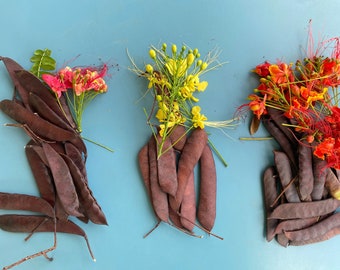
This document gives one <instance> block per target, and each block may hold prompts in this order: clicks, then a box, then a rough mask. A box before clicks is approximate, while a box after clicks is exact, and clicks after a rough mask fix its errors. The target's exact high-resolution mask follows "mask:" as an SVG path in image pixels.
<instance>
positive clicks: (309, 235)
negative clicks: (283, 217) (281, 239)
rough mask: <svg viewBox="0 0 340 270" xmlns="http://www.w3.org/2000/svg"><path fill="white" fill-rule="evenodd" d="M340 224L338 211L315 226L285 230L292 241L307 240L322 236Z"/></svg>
mask: <svg viewBox="0 0 340 270" xmlns="http://www.w3.org/2000/svg"><path fill="white" fill-rule="evenodd" d="M339 226H340V213H336V214H333V215H331V216H329V217H327V218H325V219H323V220H321V221H320V222H318V223H315V224H314V225H313V226H310V227H308V228H305V229H302V230H298V231H290V232H285V235H286V236H287V238H288V239H289V240H292V241H307V240H310V239H313V238H316V237H320V236H321V235H324V234H326V233H327V232H328V231H330V230H331V229H333V228H335V227H339Z"/></svg>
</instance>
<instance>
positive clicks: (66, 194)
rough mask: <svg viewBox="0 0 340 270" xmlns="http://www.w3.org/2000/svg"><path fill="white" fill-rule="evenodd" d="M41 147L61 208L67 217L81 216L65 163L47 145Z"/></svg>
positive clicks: (76, 196)
mask: <svg viewBox="0 0 340 270" xmlns="http://www.w3.org/2000/svg"><path fill="white" fill-rule="evenodd" d="M42 147H43V149H44V152H45V155H46V158H47V161H48V164H49V167H50V170H51V172H52V176H53V180H54V185H55V188H56V191H57V196H58V198H59V199H60V202H61V203H62V206H63V208H64V209H65V211H66V213H68V214H69V215H73V216H76V217H77V216H82V214H81V213H80V212H79V210H78V209H79V200H78V195H77V192H76V189H75V186H74V183H73V179H72V176H71V173H70V170H69V168H68V166H67V164H66V162H65V161H64V159H63V158H62V157H61V156H60V155H59V154H58V153H57V152H56V151H55V150H54V149H53V148H52V147H51V146H50V145H49V144H47V143H43V144H42Z"/></svg>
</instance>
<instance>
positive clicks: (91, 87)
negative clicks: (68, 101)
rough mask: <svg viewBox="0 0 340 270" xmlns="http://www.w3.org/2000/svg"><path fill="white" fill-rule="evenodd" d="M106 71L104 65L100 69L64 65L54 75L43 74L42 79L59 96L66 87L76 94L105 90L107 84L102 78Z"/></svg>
mask: <svg viewBox="0 0 340 270" xmlns="http://www.w3.org/2000/svg"><path fill="white" fill-rule="evenodd" d="M106 73H107V66H106V65H104V66H103V67H102V68H100V69H95V68H90V67H86V68H79V67H77V68H70V67H65V68H63V69H60V70H59V71H58V73H57V74H56V75H51V74H43V75H42V79H43V81H44V82H45V83H47V84H48V86H49V87H50V88H51V89H52V90H53V92H55V93H56V95H57V96H58V98H59V97H60V96H61V94H62V92H66V91H67V90H68V89H73V91H74V92H75V94H76V96H80V95H81V94H82V93H85V92H88V91H96V92H99V93H103V92H106V91H107V85H106V83H105V81H104V79H103V78H104V76H105V75H106Z"/></svg>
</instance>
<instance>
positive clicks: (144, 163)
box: [138, 144, 151, 198]
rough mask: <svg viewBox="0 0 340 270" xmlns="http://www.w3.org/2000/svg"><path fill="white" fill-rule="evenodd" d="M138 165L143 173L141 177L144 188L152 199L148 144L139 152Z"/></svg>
mask: <svg viewBox="0 0 340 270" xmlns="http://www.w3.org/2000/svg"><path fill="white" fill-rule="evenodd" d="M138 165H139V170H140V172H141V176H142V179H143V182H144V186H145V189H146V192H147V194H148V196H149V198H151V190H150V177H149V173H150V168H149V147H148V144H146V145H144V146H143V147H142V148H141V149H140V150H139V152H138Z"/></svg>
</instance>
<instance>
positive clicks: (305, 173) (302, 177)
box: [298, 143, 314, 201]
mask: <svg viewBox="0 0 340 270" xmlns="http://www.w3.org/2000/svg"><path fill="white" fill-rule="evenodd" d="M298 149H299V150H298V154H299V192H300V195H301V200H302V201H311V194H312V192H313V185H314V177H313V165H312V155H313V153H312V147H311V146H310V145H305V144H302V143H300V144H299V146H298Z"/></svg>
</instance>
